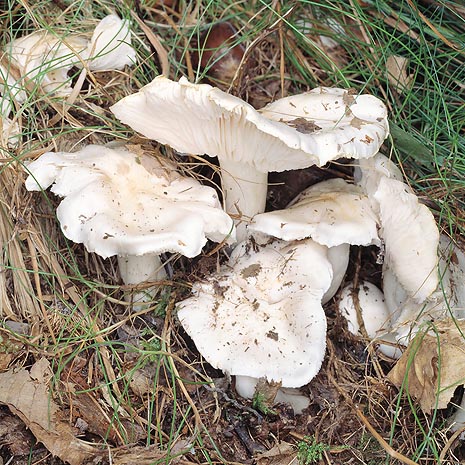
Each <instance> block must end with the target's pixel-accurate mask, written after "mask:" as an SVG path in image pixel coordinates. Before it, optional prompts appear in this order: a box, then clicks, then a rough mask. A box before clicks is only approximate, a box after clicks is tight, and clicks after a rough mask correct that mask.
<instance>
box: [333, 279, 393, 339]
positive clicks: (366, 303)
mask: <svg viewBox="0 0 465 465" xmlns="http://www.w3.org/2000/svg"><path fill="white" fill-rule="evenodd" d="M354 293H356V295H357V300H358V306H359V308H360V312H361V317H362V320H363V324H364V326H365V330H366V333H367V336H368V337H369V338H370V339H374V338H375V337H376V336H378V335H379V334H380V333H382V332H385V331H386V330H387V329H390V327H391V325H390V321H389V320H390V314H389V310H388V308H387V306H386V303H385V301H384V295H383V293H382V292H381V291H380V290H379V289H378V288H377V287H376V286H375V285H374V284H372V283H370V282H368V281H362V282H361V283H360V284H359V286H358V289H354V288H353V285H352V284H349V285H348V286H346V287H345V288H344V289H343V290H342V291H341V294H340V301H339V312H340V313H341V315H342V316H343V317H344V318H345V319H346V320H347V327H348V329H349V331H350V332H351V333H352V334H355V335H357V334H361V331H360V323H359V320H358V314H357V304H356V303H355V301H354Z"/></svg>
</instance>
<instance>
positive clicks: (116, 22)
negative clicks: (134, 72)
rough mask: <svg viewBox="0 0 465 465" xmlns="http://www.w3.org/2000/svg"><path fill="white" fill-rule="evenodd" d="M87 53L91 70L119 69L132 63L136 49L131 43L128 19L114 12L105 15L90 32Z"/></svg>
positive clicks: (134, 59)
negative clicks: (123, 18) (90, 36)
mask: <svg viewBox="0 0 465 465" xmlns="http://www.w3.org/2000/svg"><path fill="white" fill-rule="evenodd" d="M87 55H88V56H89V57H90V58H89V68H90V69H91V70H92V71H103V70H119V69H123V68H124V67H125V66H126V65H132V64H134V63H135V61H136V51H135V50H134V48H133V47H132V45H131V31H130V30H129V21H125V20H122V19H121V18H120V17H119V16H117V15H115V14H112V15H108V16H105V18H103V19H102V20H101V21H100V22H99V23H98V24H97V26H96V28H95V30H94V33H93V34H92V38H91V39H90V43H89V45H88V46H87Z"/></svg>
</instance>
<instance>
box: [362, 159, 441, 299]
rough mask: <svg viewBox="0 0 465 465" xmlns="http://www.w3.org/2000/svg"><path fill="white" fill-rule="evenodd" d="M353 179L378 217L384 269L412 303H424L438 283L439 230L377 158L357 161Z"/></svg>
mask: <svg viewBox="0 0 465 465" xmlns="http://www.w3.org/2000/svg"><path fill="white" fill-rule="evenodd" d="M357 178H358V181H359V183H360V185H361V187H362V188H363V189H364V190H365V192H366V194H367V195H368V198H369V199H370V200H371V204H372V209H373V211H375V212H376V213H377V214H378V216H379V220H378V221H379V224H380V231H379V235H380V238H381V239H382V240H383V242H384V246H385V257H384V269H389V270H390V271H391V272H392V273H394V274H395V276H396V278H397V280H398V281H399V283H400V285H401V286H402V287H403V288H404V290H405V292H406V293H407V294H408V295H409V296H411V297H412V298H413V299H414V300H415V301H417V302H419V303H421V302H424V301H425V300H426V299H427V298H428V296H429V295H431V293H433V292H434V291H435V289H436V288H437V286H438V283H439V276H438V270H437V265H438V256H437V249H438V245H439V230H438V227H437V225H436V221H435V219H434V216H433V215H432V213H431V212H430V210H429V209H428V207H426V206H425V205H423V204H421V203H420V202H419V200H418V198H417V196H416V195H415V194H414V193H413V192H412V190H411V189H410V188H409V186H408V185H407V184H405V183H404V182H402V175H401V173H400V171H399V170H398V169H397V168H396V167H395V165H394V164H393V163H392V162H391V161H390V160H389V159H387V158H386V157H384V156H383V155H381V154H378V155H376V156H375V157H373V158H371V159H370V160H364V161H360V162H359V172H358V175H357Z"/></svg>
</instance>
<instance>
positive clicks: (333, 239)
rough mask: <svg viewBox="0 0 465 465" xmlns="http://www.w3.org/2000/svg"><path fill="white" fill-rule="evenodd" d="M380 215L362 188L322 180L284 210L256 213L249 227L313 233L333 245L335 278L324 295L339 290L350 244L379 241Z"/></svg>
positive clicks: (292, 235)
mask: <svg viewBox="0 0 465 465" xmlns="http://www.w3.org/2000/svg"><path fill="white" fill-rule="evenodd" d="M377 227H378V225H377V216H376V215H375V214H374V213H373V211H372V209H371V206H370V201H369V199H368V197H367V196H366V195H365V194H364V193H363V192H362V189H361V188H360V187H358V186H354V185H353V184H349V183H348V182H346V181H344V180H343V179H329V180H327V181H322V182H319V183H317V184H314V185H313V186H310V187H309V188H307V189H305V190H304V191H303V192H302V193H301V194H299V195H298V196H297V197H296V198H295V199H294V200H293V201H292V202H291V203H290V204H289V206H288V207H287V208H285V209H284V210H275V211H272V212H267V213H261V214H258V215H255V217H254V218H253V220H252V223H251V224H250V225H249V230H250V231H251V232H252V234H256V233H257V232H259V233H262V234H268V235H270V236H274V237H277V238H279V239H284V240H298V239H304V238H307V237H311V238H312V239H313V240H314V241H316V242H318V243H320V244H323V245H326V246H328V247H329V251H328V259H329V261H330V262H331V264H332V265H333V282H332V284H331V287H330V289H329V290H328V291H327V292H326V293H325V295H324V297H323V303H326V302H328V301H329V300H330V299H331V298H332V297H333V296H334V295H335V293H336V292H337V290H338V289H339V286H340V285H341V282H342V280H343V278H344V275H345V272H346V270H347V265H348V263H349V251H350V250H349V249H350V247H349V244H353V245H370V244H378V243H379V238H378V233H377Z"/></svg>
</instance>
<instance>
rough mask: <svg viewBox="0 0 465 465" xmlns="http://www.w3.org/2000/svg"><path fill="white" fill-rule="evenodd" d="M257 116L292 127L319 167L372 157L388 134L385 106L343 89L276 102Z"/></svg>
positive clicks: (321, 89) (324, 89) (326, 89)
mask: <svg viewBox="0 0 465 465" xmlns="http://www.w3.org/2000/svg"><path fill="white" fill-rule="evenodd" d="M260 113H261V114H262V115H263V116H265V117H267V118H269V119H270V120H272V121H277V122H284V123H286V124H287V125H288V126H291V127H294V128H295V130H296V131H297V132H298V133H299V134H301V136H300V141H301V143H300V145H301V148H302V150H303V151H305V152H306V153H310V154H317V155H318V158H319V163H316V164H319V165H324V164H325V163H327V162H328V161H331V160H334V159H336V158H340V157H347V158H357V159H359V158H361V159H363V158H369V157H372V156H373V155H374V154H375V153H376V152H377V150H375V151H374V148H375V147H378V149H379V147H380V146H381V144H382V143H383V141H384V139H385V138H386V137H387V135H388V133H389V126H388V122H387V110H386V106H385V105H384V103H383V102H382V101H381V100H379V99H378V98H376V97H375V96H373V95H367V94H366V95H352V94H350V93H349V92H348V91H347V90H345V89H338V88H330V87H317V88H316V89H312V90H311V91H309V92H305V93H303V94H298V95H291V96H289V97H285V98H282V99H279V100H276V101H275V102H272V103H270V104H268V105H266V106H265V107H264V108H262V109H261V110H260ZM302 168H304V167H303V166H302Z"/></svg>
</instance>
